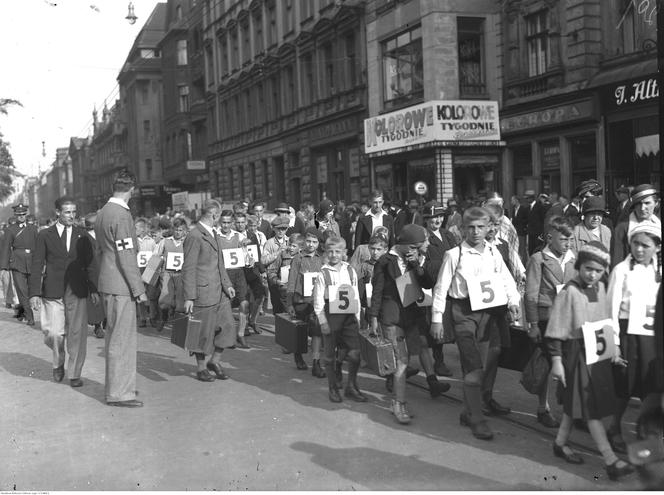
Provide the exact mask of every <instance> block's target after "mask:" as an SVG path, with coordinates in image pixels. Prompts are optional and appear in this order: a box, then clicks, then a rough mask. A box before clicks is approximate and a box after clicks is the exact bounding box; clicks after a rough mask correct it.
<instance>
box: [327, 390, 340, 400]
mask: <svg viewBox="0 0 664 495" xmlns="http://www.w3.org/2000/svg"><path fill="white" fill-rule="evenodd" d="M329 397H330V402H342V401H343V399H342V398H341V395H340V394H339V389H338V388H331V389H330V394H329Z"/></svg>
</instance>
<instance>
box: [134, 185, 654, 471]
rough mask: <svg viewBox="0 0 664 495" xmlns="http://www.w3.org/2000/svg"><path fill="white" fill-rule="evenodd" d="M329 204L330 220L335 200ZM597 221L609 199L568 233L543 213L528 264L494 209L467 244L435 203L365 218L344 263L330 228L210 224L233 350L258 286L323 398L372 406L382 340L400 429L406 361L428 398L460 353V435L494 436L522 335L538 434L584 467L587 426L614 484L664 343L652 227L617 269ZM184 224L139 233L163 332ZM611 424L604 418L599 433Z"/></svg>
mask: <svg viewBox="0 0 664 495" xmlns="http://www.w3.org/2000/svg"><path fill="white" fill-rule="evenodd" d="M643 190H644V188H641V189H639V190H638V191H643ZM655 194H656V193H654V192H653V194H652V196H655ZM649 198H650V196H646V197H643V196H641V197H639V198H638V199H639V200H644V199H645V200H648V199H649ZM638 204H639V203H638V202H636V203H635V204H634V207H635V208H636V207H638ZM326 208H327V209H328V210H329V211H331V209H330V208H331V207H330V205H327V206H326ZM603 210H604V204H603V200H601V198H596V197H590V198H588V200H587V201H586V202H585V203H584V204H583V205H582V210H581V211H582V220H581V222H580V223H578V224H577V225H575V224H574V222H572V221H571V219H570V218H568V217H565V216H557V215H553V216H550V217H549V218H548V220H547V222H548V223H547V225H546V230H545V235H544V239H543V241H544V246H543V247H542V249H541V250H538V251H536V252H534V253H533V254H532V256H530V257H529V259H527V263H526V266H525V267H524V264H523V263H522V260H521V258H519V255H518V252H519V248H518V245H514V241H515V240H516V239H517V236H516V235H512V230H513V229H511V228H510V226H511V225H510V224H509V220H507V219H506V218H505V217H504V210H503V208H502V205H501V204H500V203H498V202H495V201H488V202H487V204H485V205H484V206H483V207H477V206H473V207H469V208H467V209H466V210H465V211H464V212H463V214H462V217H461V220H460V222H459V225H458V229H457V230H458V233H459V234H460V235H461V238H462V239H461V241H460V242H458V240H457V237H456V236H455V235H453V234H451V233H450V232H449V231H448V230H446V229H445V228H443V227H442V219H443V216H444V212H445V209H444V208H443V207H442V206H441V205H439V204H437V203H436V202H430V203H427V204H426V205H425V206H424V208H422V212H421V213H422V218H423V223H424V226H420V225H417V224H416V223H411V224H407V225H405V226H403V228H401V230H400V232H399V234H398V235H397V236H394V235H393V232H391V231H390V229H389V228H388V227H386V226H384V225H376V224H375V221H374V222H373V223H372V221H373V220H375V218H380V216H376V217H375V218H374V217H373V216H370V220H369V222H368V223H367V222H365V223H367V224H368V225H372V226H373V227H374V228H373V232H372V234H371V236H370V238H369V239H368V242H367V241H366V240H365V241H364V242H366V243H365V244H360V245H358V246H356V247H355V250H354V254H353V256H352V258H351V259H350V261H347V259H348V256H347V254H348V249H347V243H346V241H345V240H344V239H343V237H341V236H339V235H338V233H337V232H336V230H335V229H333V228H329V225H327V224H326V223H325V222H323V221H321V222H320V223H319V224H318V225H316V224H314V225H310V226H307V227H305V228H304V230H303V231H302V232H295V233H294V232H293V225H292V222H291V221H289V219H288V217H287V216H283V215H279V216H277V217H276V218H274V219H273V220H272V222H270V224H269V225H268V227H269V232H264V231H262V230H261V228H262V225H263V224H264V223H265V221H264V220H262V218H261V219H259V218H257V217H255V216H251V215H249V216H247V215H246V214H245V213H244V212H237V211H236V212H232V211H222V212H221V215H220V219H219V222H218V227H217V235H218V236H219V237H220V240H221V246H222V249H223V251H224V252H225V251H228V253H235V256H236V257H237V253H238V252H240V253H241V256H240V258H239V261H238V260H237V259H235V258H232V256H233V255H232V254H228V256H230V257H229V258H227V257H226V254H224V264H225V265H226V266H225V267H226V271H227V272H228V275H229V277H230V279H231V282H232V285H233V287H234V289H235V299H236V301H235V306H236V307H238V308H239V325H238V330H237V337H236V346H239V347H247V346H248V344H247V343H246V341H245V339H244V337H245V335H249V331H250V330H253V331H254V332H256V333H259V332H260V330H259V329H258V325H257V324H256V317H257V315H258V313H259V311H260V310H261V308H262V304H263V299H264V297H265V291H264V281H266V282H267V283H266V285H267V287H268V288H269V296H270V299H271V303H272V307H273V311H274V313H275V314H277V313H288V314H290V316H291V317H292V318H294V319H297V320H301V321H303V322H305V323H306V325H307V332H308V337H309V338H310V345H311V351H312V361H311V373H312V375H313V376H314V377H316V378H327V380H328V395H329V399H330V401H332V402H341V401H342V400H343V397H345V398H348V399H351V400H353V401H357V402H366V401H367V400H368V398H367V395H365V394H364V393H363V392H362V391H361V390H360V387H359V384H358V379H357V376H358V370H359V367H360V362H361V357H360V342H361V339H363V338H366V337H364V336H363V332H360V330H361V329H367V331H368V335H370V336H378V337H382V338H383V339H384V340H385V341H387V342H389V343H391V345H392V349H393V353H394V358H395V362H396V367H395V370H394V373H391V374H389V375H388V376H387V378H386V387H387V389H388V391H389V393H390V394H391V398H392V403H391V413H392V414H393V415H394V417H395V419H396V421H397V422H398V423H400V424H408V423H410V422H411V420H412V418H413V415H412V414H411V411H410V410H409V408H408V405H407V404H408V401H407V399H406V396H407V387H406V379H407V377H408V376H409V371H410V370H411V368H409V366H408V365H409V363H410V359H411V357H416V358H417V359H418V360H419V364H420V366H421V368H422V369H423V370H424V373H425V375H426V380H427V385H428V387H429V392H430V394H431V397H432V398H433V397H437V396H439V395H441V394H443V393H445V392H447V391H448V390H449V388H450V384H449V383H448V382H446V381H439V379H438V377H440V376H450V375H451V371H450V370H449V369H448V368H447V366H446V365H445V362H444V358H443V345H444V344H446V345H448V347H449V343H451V342H454V343H456V347H457V349H458V353H459V358H460V363H461V372H462V387H463V409H462V411H461V412H460V416H459V421H460V424H461V425H463V426H467V427H469V428H470V430H471V432H472V434H473V435H474V436H475V437H476V438H479V439H483V440H490V439H492V438H493V436H494V434H493V431H492V429H491V427H490V425H489V423H488V421H487V415H500V414H509V413H510V408H509V407H507V406H504V405H501V404H500V403H499V402H498V401H497V400H496V399H495V398H494V397H493V387H494V382H495V380H496V374H497V372H498V367H499V366H498V363H499V358H500V355H501V349H504V348H507V347H509V346H510V339H511V335H512V332H514V331H515V329H518V328H521V331H522V332H527V335H528V336H529V337H530V339H531V340H532V342H533V349H537V352H538V353H540V354H541V355H542V356H544V358H543V359H545V360H546V363H548V368H547V369H548V370H550V377H549V379H547V377H546V376H545V377H544V379H543V380H541V386H540V387H539V388H538V390H537V392H536V395H537V409H536V412H537V421H538V422H539V423H541V424H542V425H544V426H545V427H548V428H557V429H558V433H557V436H556V439H555V441H554V443H553V454H554V455H555V456H557V457H559V458H561V459H563V460H565V461H566V462H569V463H577V464H578V463H582V462H584V458H583V457H582V456H581V455H579V454H578V453H577V452H574V451H573V450H572V449H571V447H570V446H569V438H570V434H571V432H572V427H573V425H574V423H575V421H576V420H582V421H583V422H584V423H585V425H587V429H588V431H589V432H590V434H591V436H592V438H593V440H594V441H595V444H596V446H597V449H598V450H599V452H600V453H601V454H602V457H603V460H604V462H605V465H606V471H607V474H608V476H609V477H610V478H611V479H618V478H620V477H622V476H624V475H626V474H628V473H630V472H632V471H633V467H632V466H631V465H630V464H629V463H628V462H627V461H625V460H624V459H620V458H618V456H617V454H624V453H626V443H625V440H624V438H623V435H622V427H621V425H622V419H623V415H624V413H625V410H626V407H627V403H628V401H629V400H630V398H632V397H638V398H639V399H641V400H642V401H643V403H644V405H647V406H648V407H650V408H653V407H654V408H657V407H658V404H659V403H658V402H657V401H658V400H659V399H658V397H660V396H658V395H656V394H657V393H661V390H659V388H661V381H662V380H661V376H660V375H661V373H662V369H661V362H660V361H658V357H657V356H656V346H655V345H654V341H655V337H656V334H658V333H661V332H662V329H661V328H656V327H655V326H654V318H655V306H656V297H657V294H658V291H659V286H660V283H661V271H662V269H661V225H660V224H658V223H657V222H656V221H654V220H650V219H649V220H647V221H646V220H642V221H638V220H637V219H636V217H635V219H634V220H630V224H629V226H628V230H627V235H628V241H627V243H628V246H629V250H630V252H629V254H628V255H627V257H626V258H625V259H624V260H615V259H614V260H611V255H610V249H611V232H610V230H609V229H607V228H606V227H605V226H604V225H602V211H603ZM369 214H371V215H375V213H371V211H370V212H369V213H368V215H369ZM326 218H327V217H326ZM328 221H329V220H328ZM187 227H188V226H187V222H185V220H184V219H176V220H175V221H174V222H173V223H172V224H171V225H168V226H167V228H165V229H163V231H162V232H160V234H159V236H158V237H160V238H158V239H157V240H156V242H155V240H153V239H152V238H150V237H149V236H148V235H147V232H146V230H147V229H146V225H145V222H144V221H143V220H142V219H139V220H137V222H136V229H137V237H138V241H139V245H140V248H139V251H141V252H143V251H149V252H151V253H152V255H154V256H157V257H159V258H161V259H162V264H161V268H160V276H159V284H158V285H159V286H160V288H159V289H158V290H157V289H155V288H154V287H153V288H151V291H150V292H149V294H152V295H151V296H150V301H151V302H150V303H149V305H147V306H146V307H145V308H144V310H143V312H142V313H141V315H140V318H141V319H147V318H150V319H151V320H152V319H154V320H155V321H158V324H157V329H158V330H159V331H161V330H162V329H163V327H164V322H166V321H167V319H168V318H169V317H171V316H172V315H173V313H174V312H181V311H182V305H183V299H182V281H181V278H180V269H181V267H182V264H183V259H182V256H183V247H182V246H183V242H184V238H185V237H186V235H187V232H188V228H187ZM263 230H265V229H263ZM390 239H394V243H393V244H392V245H391V244H390ZM516 242H517V243H518V240H517V241H516ZM252 246H254V247H255V249H252ZM238 250H240V251H238ZM611 266H614V268H613V270H611V269H610V268H611ZM157 307H158V308H159V310H160V311H159V312H157V310H156V308H157ZM660 338H661V336H660ZM294 360H295V367H296V368H297V369H298V370H307V369H308V368H309V365H308V364H307V363H306V362H305V360H304V358H303V355H302V354H300V353H294ZM344 361H346V362H347V366H348V370H347V378H346V385H345V387H344V386H343V373H342V363H343V362H344ZM658 366H659V367H658ZM415 372H417V370H415ZM552 383H553V384H555V385H556V387H557V390H556V398H557V400H558V402H559V403H560V404H561V405H562V416H561V417H560V418H556V417H555V415H554V413H553V412H552V410H551V407H550V403H549V396H550V393H549V392H550V388H551V387H550V385H551V384H552ZM658 384H659V385H658ZM658 387H659V388H658ZM342 390H343V397H342ZM534 403H535V400H533V405H534ZM659 407H661V406H659ZM604 418H611V424H610V426H609V428H608V431H607V429H605V425H604V423H603V422H602V420H603V419H604ZM637 434H638V435H639V437H646V436H648V435H655V436H659V438H661V435H662V424H661V421H660V422H659V424H657V423H656V422H652V421H650V422H648V421H646V420H645V419H644V420H640V421H639V424H638V428H637Z"/></svg>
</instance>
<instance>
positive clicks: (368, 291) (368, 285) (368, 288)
mask: <svg viewBox="0 0 664 495" xmlns="http://www.w3.org/2000/svg"><path fill="white" fill-rule="evenodd" d="M364 288H365V291H366V294H367V308H370V307H371V296H372V295H373V285H371V282H367V283H366V284H365V285H364Z"/></svg>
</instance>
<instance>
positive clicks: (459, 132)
mask: <svg viewBox="0 0 664 495" xmlns="http://www.w3.org/2000/svg"><path fill="white" fill-rule="evenodd" d="M434 141H447V142H451V141H500V118H499V115H498V102H496V101H485V100H481V101H474V100H449V101H448V100H432V101H428V102H426V103H422V104H419V105H414V106H412V107H408V108H403V109H401V110H398V111H395V112H390V113H386V114H383V115H378V116H376V117H370V118H368V119H365V120H364V151H365V153H376V152H380V151H388V150H393V149H398V148H402V147H405V146H412V145H417V144H425V143H431V142H434Z"/></svg>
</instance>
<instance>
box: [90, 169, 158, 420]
mask: <svg viewBox="0 0 664 495" xmlns="http://www.w3.org/2000/svg"><path fill="white" fill-rule="evenodd" d="M134 187H136V177H135V176H134V174H132V173H131V172H129V171H127V170H123V171H121V172H119V173H118V175H117V176H116V177H115V180H114V181H113V197H112V198H110V199H109V200H108V203H106V204H105V205H104V207H103V208H102V209H101V210H100V211H99V214H98V215H97V223H96V224H95V236H96V238H97V249H98V250H99V253H98V254H99V255H100V260H99V292H100V293H101V295H102V299H103V304H104V309H105V310H106V347H105V349H104V354H105V357H106V403H107V404H108V405H109V406H119V407H142V406H143V403H142V402H141V401H139V400H136V344H137V336H136V303H137V302H138V303H139V304H140V303H143V302H146V301H147V300H148V298H147V296H146V295H145V286H144V285H143V281H142V280H141V272H140V271H139V269H138V262H137V260H136V254H137V249H138V240H137V239H136V229H135V228H134V222H133V220H132V218H131V213H130V212H129V205H128V204H127V202H128V201H129V198H131V195H132V193H133V191H134Z"/></svg>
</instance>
